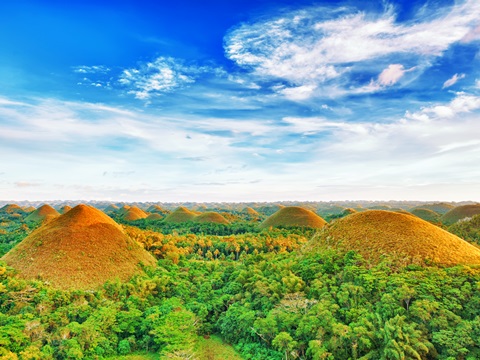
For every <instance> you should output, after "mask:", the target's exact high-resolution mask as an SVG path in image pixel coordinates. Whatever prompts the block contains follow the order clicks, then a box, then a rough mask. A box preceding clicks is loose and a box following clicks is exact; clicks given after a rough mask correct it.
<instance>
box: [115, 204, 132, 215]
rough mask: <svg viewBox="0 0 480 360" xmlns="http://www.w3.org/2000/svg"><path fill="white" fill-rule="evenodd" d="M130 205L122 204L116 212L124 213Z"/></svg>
mask: <svg viewBox="0 0 480 360" xmlns="http://www.w3.org/2000/svg"><path fill="white" fill-rule="evenodd" d="M130 207H131V206H130V205H123V206H122V207H121V208H120V209H118V210H117V213H118V214H120V215H124V214H126V212H127V211H128V210H129V209H130Z"/></svg>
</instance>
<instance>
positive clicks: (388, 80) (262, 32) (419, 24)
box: [225, 0, 480, 100]
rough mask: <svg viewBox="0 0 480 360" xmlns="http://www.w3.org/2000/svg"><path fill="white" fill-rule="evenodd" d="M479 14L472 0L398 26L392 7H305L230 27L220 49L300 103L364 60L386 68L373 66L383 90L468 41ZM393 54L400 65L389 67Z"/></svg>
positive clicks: (348, 74) (349, 74) (478, 6)
mask: <svg viewBox="0 0 480 360" xmlns="http://www.w3.org/2000/svg"><path fill="white" fill-rule="evenodd" d="M479 19H480V3H479V2H478V1H476V0H466V1H463V2H461V3H457V4H455V5H454V6H452V7H451V8H448V10H445V9H437V10H436V11H433V12H431V13H429V14H423V15H422V16H419V17H417V18H415V19H413V20H412V21H410V22H403V23H397V22H396V15H395V13H394V9H393V7H388V8H387V10H386V11H385V12H384V13H382V14H374V13H365V12H359V11H357V10H355V9H352V8H336V9H333V8H328V7H311V8H308V9H305V10H297V11H293V12H290V13H286V14H282V15H280V16H278V17H276V18H273V19H267V20H260V21H258V22H254V23H244V24H242V25H240V26H239V27H237V28H234V29H233V30H232V31H230V32H229V33H228V34H227V36H226V37H225V52H226V56H227V57H228V58H229V59H231V60H233V61H234V62H235V63H236V64H237V65H238V66H240V67H241V68H244V69H246V70H248V71H250V72H252V73H253V74H255V75H256V76H259V77H263V78H269V79H278V80H280V81H287V82H288V87H289V88H291V90H287V89H286V88H285V87H284V88H281V89H280V90H281V93H282V94H284V95H285V96H287V97H289V98H290V99H293V100H295V99H299V100H303V99H304V98H306V97H308V96H309V95H310V96H314V95H318V93H321V92H322V91H324V89H323V86H327V85H328V84H330V85H331V84H332V81H333V83H334V84H336V86H344V84H345V83H347V84H349V83H350V82H348V81H346V79H350V78H351V77H352V76H354V75H355V74H356V72H357V71H359V70H361V69H362V68H364V67H365V65H368V66H369V67H370V68H372V67H384V66H385V65H386V64H385V62H386V61H387V64H388V62H390V65H389V66H388V67H387V68H386V69H385V68H384V69H383V70H382V68H380V69H379V70H378V73H379V74H380V75H379V78H378V84H380V85H382V87H381V88H383V89H385V88H386V87H388V86H392V85H394V84H396V83H398V81H399V80H400V79H401V78H402V77H403V75H405V69H404V67H405V66H407V64H408V66H412V67H413V69H415V70H416V71H420V70H422V69H423V68H425V66H428V64H429V59H430V58H432V57H438V56H441V55H442V53H443V52H444V51H445V50H447V49H448V48H449V47H450V46H451V45H452V44H455V43H457V42H460V41H462V42H464V43H465V42H468V41H473V40H474V39H475V37H473V36H471V34H476V31H477V30H475V26H476V24H477V23H478V21H479ZM394 58H396V59H397V61H398V60H400V61H401V62H397V63H394V64H392V63H391V60H393V59H394ZM419 65H420V66H419ZM322 85H323V86H322ZM365 85H366V84H363V85H361V86H363V87H364V86H365ZM317 88H318V91H317V92H315V91H313V90H311V89H317ZM306 90H308V91H306ZM310 90H311V91H310ZM364 90H365V89H364ZM369 90H371V91H378V90H379V87H372V86H370V88H369ZM349 91H351V92H353V93H355V91H356V89H355V88H352V87H351V85H349V86H348V87H346V88H344V89H343V91H339V92H338V94H342V93H345V92H349Z"/></svg>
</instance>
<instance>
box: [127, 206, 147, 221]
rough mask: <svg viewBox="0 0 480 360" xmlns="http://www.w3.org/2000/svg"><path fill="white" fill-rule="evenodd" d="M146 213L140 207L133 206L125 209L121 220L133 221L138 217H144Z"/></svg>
mask: <svg viewBox="0 0 480 360" xmlns="http://www.w3.org/2000/svg"><path fill="white" fill-rule="evenodd" d="M147 216H148V215H147V214H146V213H145V211H143V210H142V209H140V208H138V207H136V206H133V207H131V208H130V209H128V210H127V212H125V213H124V214H123V216H122V218H123V220H127V221H135V220H139V219H145V218H146V217H147Z"/></svg>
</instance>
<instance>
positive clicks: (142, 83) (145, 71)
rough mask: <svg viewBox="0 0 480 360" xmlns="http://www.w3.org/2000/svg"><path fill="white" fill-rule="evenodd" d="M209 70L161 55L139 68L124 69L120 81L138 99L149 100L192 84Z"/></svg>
mask: <svg viewBox="0 0 480 360" xmlns="http://www.w3.org/2000/svg"><path fill="white" fill-rule="evenodd" d="M207 71H210V69H209V68H208V67H201V66H196V65H187V64H185V63H184V61H182V60H179V59H174V58H171V57H163V56H161V57H158V58H157V59H155V60H154V61H151V62H146V63H141V64H140V65H139V66H138V67H137V68H131V69H125V70H123V72H122V74H121V76H120V78H119V83H120V84H121V85H123V86H125V87H126V88H127V89H128V92H129V93H131V94H134V95H135V97H136V98H137V99H141V100H148V99H150V98H151V97H153V96H158V95H161V94H164V93H168V92H172V91H174V90H176V89H179V88H182V87H185V86H187V85H189V84H192V83H194V82H195V80H196V78H197V77H198V76H199V75H200V74H202V73H205V72H207Z"/></svg>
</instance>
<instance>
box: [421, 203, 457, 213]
mask: <svg viewBox="0 0 480 360" xmlns="http://www.w3.org/2000/svg"><path fill="white" fill-rule="evenodd" d="M454 207H455V206H453V205H452V204H448V203H434V204H423V205H421V206H418V207H417V208H421V209H428V210H432V211H435V212H436V213H439V214H440V215H443V214H446V213H447V212H449V211H450V210H452V209H453V208H454ZM415 209H416V208H415ZM412 210H413V209H412Z"/></svg>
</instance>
